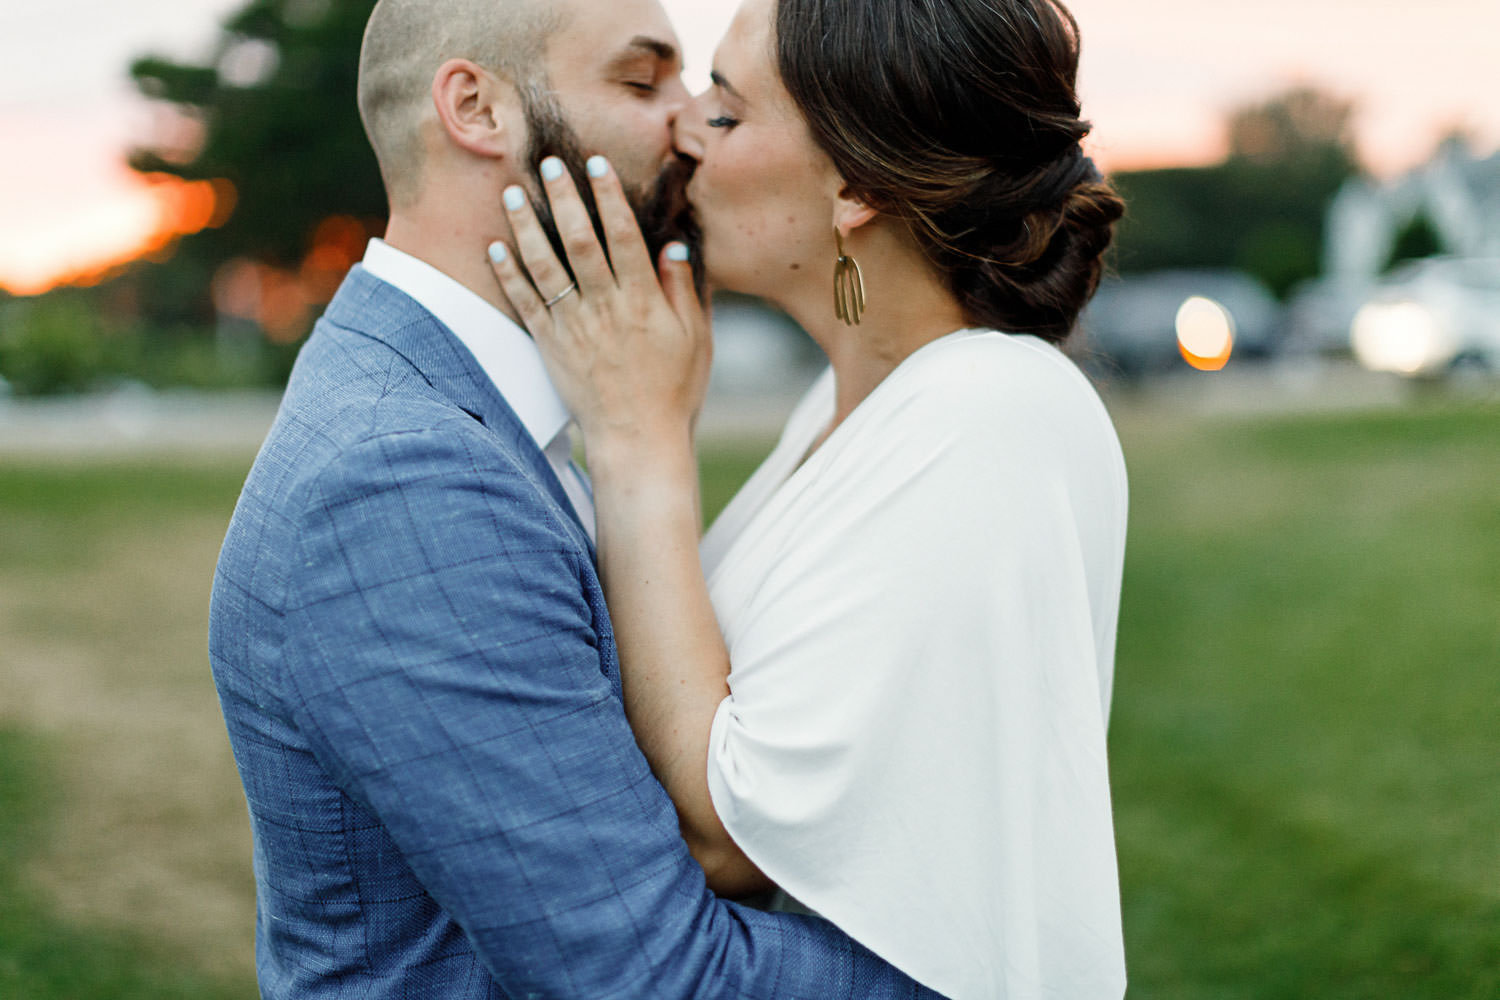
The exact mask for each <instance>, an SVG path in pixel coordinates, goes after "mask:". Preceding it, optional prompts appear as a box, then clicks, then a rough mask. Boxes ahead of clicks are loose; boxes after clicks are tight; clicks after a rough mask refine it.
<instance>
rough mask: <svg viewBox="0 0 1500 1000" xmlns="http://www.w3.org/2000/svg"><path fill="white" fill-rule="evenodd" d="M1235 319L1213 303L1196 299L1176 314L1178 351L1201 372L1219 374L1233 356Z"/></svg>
mask: <svg viewBox="0 0 1500 1000" xmlns="http://www.w3.org/2000/svg"><path fill="white" fill-rule="evenodd" d="M1234 333H1235V329H1234V317H1233V316H1231V315H1230V314H1229V310H1228V309H1225V308H1224V307H1223V306H1221V305H1219V303H1217V302H1215V301H1214V300H1213V299H1208V298H1204V297H1203V296H1201V295H1194V296H1193V297H1192V298H1190V299H1188V300H1187V301H1186V302H1184V303H1183V304H1182V307H1181V308H1180V309H1178V310H1177V349H1178V350H1179V351H1181V352H1182V357H1183V360H1184V361H1186V362H1187V363H1188V364H1190V365H1192V366H1193V367H1194V368H1196V369H1198V370H1199V371H1202V372H1216V371H1218V370H1219V369H1221V368H1223V367H1224V366H1225V365H1227V364H1228V363H1229V356H1230V355H1231V354H1233V353H1234Z"/></svg>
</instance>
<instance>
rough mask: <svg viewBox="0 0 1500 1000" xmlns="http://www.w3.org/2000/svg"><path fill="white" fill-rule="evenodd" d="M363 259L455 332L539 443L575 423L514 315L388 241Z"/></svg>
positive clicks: (545, 442) (376, 245)
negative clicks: (508, 314) (491, 303)
mask: <svg viewBox="0 0 1500 1000" xmlns="http://www.w3.org/2000/svg"><path fill="white" fill-rule="evenodd" d="M363 263H364V268H365V270H366V271H368V272H369V273H370V274H371V275H373V276H375V277H376V278H379V279H380V280H381V281H384V282H385V283H387V284H389V285H393V286H395V287H396V288H397V289H399V290H401V291H403V292H405V293H406V294H407V295H409V296H411V297H412V298H413V299H415V300H416V302H417V304H418V305H420V306H422V308H424V309H426V310H427V311H428V312H430V313H432V315H433V316H435V317H437V320H438V322H440V323H442V324H443V325H444V326H446V327H447V328H448V329H449V330H451V331H453V335H454V336H455V337H457V338H458V339H459V341H460V342H462V343H463V345H464V346H465V347H466V348H468V349H469V353H470V354H472V355H474V359H475V360H476V361H478V362H479V367H480V368H481V369H483V371H484V373H485V375H486V376H488V377H489V379H490V381H491V382H493V383H495V388H497V389H499V390H500V395H501V396H503V397H505V401H506V403H508V404H509V405H510V408H511V409H512V410H514V411H515V414H516V416H517V417H518V418H520V421H521V425H522V426H523V427H525V428H526V432H527V433H528V434H530V435H531V438H532V440H533V441H535V442H536V446H537V447H538V448H540V449H542V450H543V451H546V449H547V446H548V445H549V444H550V443H551V442H552V441H553V439H554V438H556V437H557V436H558V434H560V433H561V432H562V431H563V430H564V428H566V427H567V426H568V424H569V423H571V422H572V420H573V417H572V414H570V413H569V412H568V407H567V405H566V404H565V403H563V401H562V397H560V396H558V394H557V389H556V388H554V387H553V385H552V379H551V377H550V376H548V374H547V369H546V367H545V366H544V365H543V364H542V354H541V351H539V350H538V349H537V346H536V342H535V341H533V340H532V339H531V337H530V335H529V334H527V333H526V331H524V330H522V329H521V328H520V327H519V326H517V325H516V324H515V322H514V321H513V320H511V318H510V317H508V316H506V315H505V314H504V313H503V312H501V311H500V310H498V309H496V308H495V307H494V306H492V305H490V304H489V303H488V302H486V301H485V300H484V299H482V298H480V297H479V296H478V295H476V294H474V293H473V292H472V291H470V290H469V289H467V288H465V287H464V286H463V285H461V284H459V283H458V282H457V281H455V280H454V279H452V278H450V277H449V276H448V275H446V274H444V273H443V272H442V271H439V270H438V269H437V268H435V267H433V266H432V265H431V264H428V263H426V262H425V261H421V260H418V259H417V258H416V257H413V256H412V255H411V254H409V253H405V252H404V251H401V250H397V249H396V248H395V247H393V246H391V245H390V244H389V243H387V242H386V241H385V240H382V239H372V240H370V243H369V246H368V247H366V248H365V259H364V262H363Z"/></svg>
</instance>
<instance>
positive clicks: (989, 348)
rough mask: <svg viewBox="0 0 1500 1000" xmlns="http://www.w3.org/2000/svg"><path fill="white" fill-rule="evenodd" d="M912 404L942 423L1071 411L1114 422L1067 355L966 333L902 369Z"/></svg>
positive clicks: (1042, 345) (990, 333)
mask: <svg viewBox="0 0 1500 1000" xmlns="http://www.w3.org/2000/svg"><path fill="white" fill-rule="evenodd" d="M896 374H897V376H898V380H899V381H898V385H897V388H898V393H897V395H899V396H900V397H902V399H903V401H904V402H905V403H907V404H908V405H910V406H912V407H915V408H917V409H920V410H922V411H924V412H929V413H931V414H932V415H933V416H934V417H937V418H939V419H941V418H943V417H944V416H945V415H946V417H947V418H948V419H955V420H968V419H973V418H976V417H990V418H993V419H997V420H1008V419H1025V421H1026V422H1028V423H1029V422H1030V418H1034V417H1036V416H1039V415H1048V416H1052V417H1056V416H1060V415H1064V414H1067V413H1073V414H1076V415H1078V416H1080V417H1084V418H1088V419H1091V420H1097V419H1101V418H1102V419H1103V420H1104V421H1105V422H1106V423H1108V416H1107V414H1106V413H1105V411H1104V408H1103V403H1102V402H1101V401H1100V399H1099V395H1098V393H1097V392H1096V391H1095V390H1094V387H1093V384H1092V383H1091V382H1090V381H1089V379H1088V377H1087V376H1086V375H1085V374H1084V373H1083V372H1082V371H1081V370H1080V369H1079V368H1078V366H1077V365H1075V364H1074V363H1073V362H1072V361H1071V360H1070V359H1069V358H1068V357H1067V356H1066V355H1065V354H1063V352H1062V351H1061V350H1059V349H1058V348H1057V347H1055V346H1053V345H1052V344H1049V343H1047V342H1046V341H1044V340H1041V339H1039V338H1037V337H1032V336H1027V335H1017V334H1008V333H1003V332H1000V331H998V330H961V331H959V332H957V333H953V334H949V335H948V336H946V337H942V338H939V339H938V340H935V341H933V342H931V343H929V344H927V345H926V346H924V347H922V348H921V349H920V350H918V351H917V352H915V353H914V354H913V355H912V356H911V357H910V358H908V359H907V362H906V363H905V364H903V365H902V366H901V368H899V369H898V370H897V373H896Z"/></svg>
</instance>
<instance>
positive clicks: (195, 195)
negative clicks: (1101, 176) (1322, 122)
mask: <svg viewBox="0 0 1500 1000" xmlns="http://www.w3.org/2000/svg"><path fill="white" fill-rule="evenodd" d="M243 5H244V4H243V2H242V0H140V2H139V3H134V4H130V5H126V6H127V7H128V9H129V12H130V13H129V16H128V17H125V16H120V15H119V12H120V10H121V9H122V8H121V7H120V6H119V5H110V4H106V3H105V2H104V0H78V2H77V3H76V4H66V5H17V11H18V13H14V14H12V15H9V16H12V17H13V18H14V19H15V20H14V21H13V22H12V23H13V24H14V25H15V26H17V27H18V28H20V29H24V32H25V34H24V37H25V38H26V39H27V41H26V43H25V44H24V45H19V46H15V47H14V48H13V50H12V51H10V52H8V58H7V60H3V61H0V136H3V138H4V140H5V147H6V150H7V157H6V158H4V159H0V289H3V290H4V291H6V292H9V293H10V294H13V295H35V294H38V293H40V292H44V291H46V290H48V289H50V288H53V287H56V286H58V285H63V284H87V283H90V282H94V281H97V280H100V279H102V278H103V277H106V276H108V275H110V274H112V273H114V271H115V270H116V269H118V268H120V267H121V266H123V265H125V264H127V263H129V262H131V261H133V260H137V259H140V258H143V257H150V256H153V255H156V256H162V255H164V254H166V253H168V252H170V250H171V248H172V247H173V246H174V245H175V243H176V241H177V240H179V239H180V238H181V237H183V236H185V235H188V234H190V233H193V232H197V231H199V230H201V229H203V228H204V227H207V226H214V225H220V224H222V223H223V222H224V221H225V220H226V219H227V218H228V217H229V215H230V213H231V212H232V211H233V209H234V202H235V193H234V191H233V189H232V188H231V187H230V186H228V185H227V183H225V182H222V181H220V182H200V183H198V184H185V183H183V182H181V181H176V180H171V179H168V178H164V177H142V176H140V175H137V174H134V173H132V172H131V171H130V170H129V169H128V168H127V167H126V166H125V164H124V158H125V152H124V151H125V150H127V149H129V148H130V147H132V146H134V145H137V144H139V143H140V142H142V141H143V140H146V139H147V138H148V137H152V136H154V137H155V138H156V139H158V140H160V139H161V138H162V128H161V126H162V121H163V119H162V114H163V110H162V109H160V108H157V109H156V110H155V111H152V110H149V109H147V108H146V104H145V102H143V100H142V99H141V98H139V97H138V96H136V95H135V94H134V93H133V90H132V88H131V87H130V84H129V82H128V80H127V79H126V78H125V67H126V66H128V65H129V62H130V60H131V58H132V57H134V56H137V55H140V54H142V53H144V52H150V51H161V50H162V47H163V46H165V47H166V49H167V50H168V51H169V52H173V53H175V54H178V55H181V56H183V57H184V58H187V59H189V60H202V59H204V58H205V57H208V56H209V55H210V54H211V53H212V52H213V51H214V48H213V46H214V41H213V40H214V39H215V38H216V37H217V30H216V27H215V25H216V24H217V23H218V22H219V21H220V20H221V19H222V18H223V17H225V16H227V15H228V14H229V13H230V12H231V11H232V10H233V9H237V8H238V7H242V6H243ZM662 5H663V7H665V8H666V11H667V13H668V15H669V16H670V17H671V18H672V19H673V21H674V23H675V24H676V26H677V30H678V32H679V35H680V38H681V41H682V43H683V47H684V50H685V52H686V55H687V74H686V79H687V82H688V84H689V86H690V87H692V88H693V89H701V88H702V87H704V86H706V85H707V76H708V69H709V66H710V65H711V62H712V53H713V50H714V47H715V45H716V44H717V40H718V38H719V37H720V36H721V35H722V33H723V31H724V29H725V28H726V27H727V26H728V24H729V21H730V19H731V17H732V15H733V12H734V10H735V8H736V7H737V6H738V0H662ZM1068 6H1069V7H1070V8H1071V9H1072V11H1073V13H1074V14H1075V15H1076V16H1077V18H1078V21H1079V23H1080V25H1081V27H1082V32H1083V39H1084V42H1083V57H1082V64H1081V68H1080V75H1079V86H1080V92H1081V96H1082V98H1083V105H1084V112H1085V115H1086V116H1087V117H1088V118H1090V119H1091V120H1092V121H1093V122H1094V123H1095V125H1096V129H1095V131H1094V133H1093V134H1092V136H1091V137H1090V139H1089V140H1088V148H1089V152H1090V154H1091V155H1092V156H1093V157H1094V159H1095V160H1096V161H1097V162H1098V163H1099V164H1100V166H1101V167H1103V168H1104V169H1105V170H1127V169H1145V168H1157V167H1166V166H1202V165H1207V164H1211V163H1214V162H1217V161H1218V160H1220V159H1222V158H1223V156H1224V155H1225V153H1226V151H1227V142H1226V136H1225V132H1224V128H1223V124H1224V121H1225V117H1226V115H1227V114H1228V113H1229V112H1230V111H1231V110H1233V109H1234V108H1236V107H1241V106H1243V105H1244V104H1246V103H1247V102H1254V101H1260V100H1263V99H1265V98H1266V97H1268V96H1270V95H1272V94H1273V93H1276V92H1278V91H1281V90H1284V89H1286V88H1287V87H1289V86H1292V85H1307V86H1311V87H1315V88H1318V89H1321V90H1326V91H1327V92H1329V93H1332V94H1334V95H1337V96H1339V97H1342V98H1347V99H1349V100H1350V101H1352V102H1353V103H1354V106H1355V109H1356V111H1355V121H1354V125H1355V132H1356V139H1357V144H1358V150H1359V155H1360V157H1361V159H1362V161H1363V162H1364V164H1365V165H1366V166H1367V167H1368V168H1369V169H1370V170H1371V171H1372V172H1374V173H1375V174H1376V175H1379V176H1383V177H1391V176H1394V175H1396V174H1399V173H1400V172H1402V171H1404V170H1407V169H1410V168H1412V167H1414V166H1416V165H1417V164H1419V163H1421V162H1422V161H1423V160H1425V159H1426V158H1427V157H1428V156H1429V155H1430V154H1431V152H1432V150H1433V149H1434V147H1435V145H1436V143H1437V141H1438V140H1439V139H1440V138H1441V137H1442V136H1443V135H1445V134H1448V133H1450V132H1452V131H1455V130H1458V131H1463V132H1465V133H1467V134H1469V135H1471V136H1472V137H1473V139H1474V143H1475V148H1477V149H1480V150H1484V149H1490V148H1494V147H1495V146H1497V145H1500V104H1497V103H1496V102H1494V101H1492V100H1490V95H1492V94H1493V93H1495V91H1496V89H1497V85H1500V75H1497V72H1496V70H1495V62H1496V61H1495V57H1494V41H1493V40H1494V39H1495V38H1496V37H1500V3H1496V2H1495V0H1433V2H1431V3H1427V4H1375V5H1368V6H1360V5H1353V6H1351V5H1350V4H1349V3H1348V2H1347V0H1257V2H1256V3H1254V4H1220V5H1215V4H1206V5H1205V4H1197V5H1189V4H1186V3H1184V2H1183V0H1135V2H1132V3H1129V4H1122V3H1118V2H1115V0H1068ZM80 16H86V17H89V18H92V19H94V20H95V21H96V22H97V23H99V24H100V25H101V30H98V31H94V32H92V33H86V34H85V36H84V37H82V38H79V37H76V33H75V32H71V31H70V30H69V28H70V25H71V23H72V22H74V21H76V20H77V18H78V17H80ZM110 18H114V20H109V19H110ZM105 21H108V23H109V24H110V25H112V27H111V28H110V29H109V30H102V25H103V24H104V23H105ZM13 37H18V36H14V35H13ZM54 39H55V40H54ZM195 39H196V40H195ZM59 66H68V67H70V70H69V73H68V74H65V75H66V76H68V77H69V81H68V83H67V86H66V87H63V86H61V85H60V84H59V83H58V82H57V74H55V73H54V72H52V70H53V69H55V68H56V67H59ZM75 67H76V68H78V72H77V73H76V74H75V73H74V72H73V69H72V68H75ZM68 87H71V88H72V89H71V90H68V89H67V88H68ZM349 113H350V114H353V113H354V108H353V104H352V98H351V102H350V107H349ZM167 118H168V119H170V118H171V115H170V114H168V115H167ZM179 124H180V123H179ZM189 145H190V143H189ZM275 283H276V282H275V281H274V280H271V279H269V278H267V279H266V280H265V281H263V282H262V285H263V286H264V287H265V288H270V287H271V286H272V285H274V284H275ZM288 294H289V293H288ZM274 297H275V296H273V298H274ZM281 298H283V299H286V300H287V301H290V298H288V296H287V295H282V296H281ZM273 312H275V310H273Z"/></svg>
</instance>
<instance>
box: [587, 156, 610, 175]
mask: <svg viewBox="0 0 1500 1000" xmlns="http://www.w3.org/2000/svg"><path fill="white" fill-rule="evenodd" d="M588 171H589V176H590V177H603V176H604V175H605V174H607V173H609V162H608V161H606V160H605V159H604V157H602V156H590V157H589V162H588Z"/></svg>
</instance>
